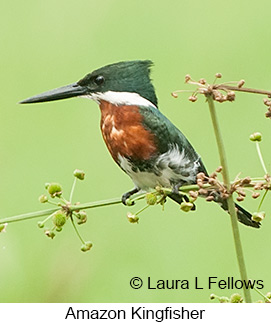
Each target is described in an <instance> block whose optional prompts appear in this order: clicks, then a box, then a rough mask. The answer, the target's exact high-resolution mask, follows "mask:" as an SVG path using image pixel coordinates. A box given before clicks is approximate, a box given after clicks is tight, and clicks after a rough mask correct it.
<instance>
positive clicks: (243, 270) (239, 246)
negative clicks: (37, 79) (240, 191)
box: [206, 95, 252, 303]
mask: <svg viewBox="0 0 271 323" xmlns="http://www.w3.org/2000/svg"><path fill="white" fill-rule="evenodd" d="M206 98H207V102H208V104H209V110H210V114H211V118H212V123H213V127H214V132H215V137H216V142H217V147H218V152H219V157H220V163H221V166H222V176H223V181H224V184H225V186H226V187H227V190H228V192H229V191H230V186H231V184H230V180H229V171H228V165H227V160H226V153H225V149H224V144H223V139H222V135H221V132H220V128H219V124H218V119H217V115H216V111H215V105H214V100H213V96H212V95H206ZM227 202H228V207H229V214H230V218H231V225H232V232H233V237H234V244H235V250H236V255H237V260H238V265H239V271H240V274H241V279H242V280H245V281H248V277H247V271H246V266H245V260H244V254H243V250H242V243H241V239H240V233H239V228H238V221H237V214H236V209H235V204H234V201H233V197H232V195H229V197H228V198H227ZM243 291H244V296H245V300H246V302H247V303H251V302H252V300H251V295H250V290H249V289H246V288H245V287H243Z"/></svg>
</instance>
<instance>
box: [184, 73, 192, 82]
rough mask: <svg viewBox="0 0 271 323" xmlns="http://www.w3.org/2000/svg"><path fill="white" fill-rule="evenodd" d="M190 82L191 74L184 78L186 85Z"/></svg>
mask: <svg viewBox="0 0 271 323" xmlns="http://www.w3.org/2000/svg"><path fill="white" fill-rule="evenodd" d="M190 80H191V76H190V75H189V74H186V75H185V78H184V81H185V83H187V82H189V81H190Z"/></svg>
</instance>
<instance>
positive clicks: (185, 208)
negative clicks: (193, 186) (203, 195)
mask: <svg viewBox="0 0 271 323" xmlns="http://www.w3.org/2000/svg"><path fill="white" fill-rule="evenodd" d="M193 206H194V205H193V203H191V202H182V203H181V206H180V207H181V210H182V211H184V212H189V211H191V209H192V208H193Z"/></svg>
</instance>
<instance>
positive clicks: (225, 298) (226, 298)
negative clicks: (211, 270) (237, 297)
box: [218, 296, 230, 303]
mask: <svg viewBox="0 0 271 323" xmlns="http://www.w3.org/2000/svg"><path fill="white" fill-rule="evenodd" d="M218 299H219V303H229V302H230V300H229V299H228V297H225V296H221V297H219V298H218Z"/></svg>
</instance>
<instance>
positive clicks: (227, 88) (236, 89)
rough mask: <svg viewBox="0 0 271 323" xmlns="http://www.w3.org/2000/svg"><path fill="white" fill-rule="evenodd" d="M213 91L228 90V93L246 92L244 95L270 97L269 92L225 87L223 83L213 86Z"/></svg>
mask: <svg viewBox="0 0 271 323" xmlns="http://www.w3.org/2000/svg"><path fill="white" fill-rule="evenodd" d="M214 89H219V90H224V89H225V90H230V91H239V92H246V93H254V94H262V95H268V96H269V97H270V96H271V91H266V90H258V89H251V88H247V87H238V86H231V85H226V84H223V83H222V84H218V85H215V86H214Z"/></svg>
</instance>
